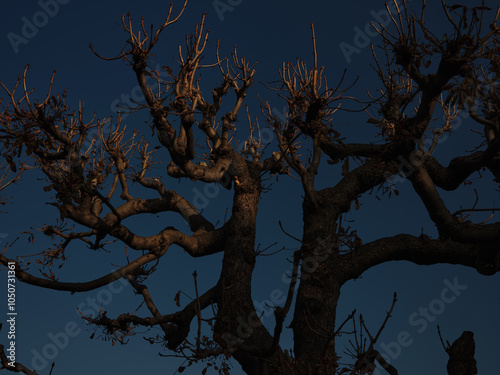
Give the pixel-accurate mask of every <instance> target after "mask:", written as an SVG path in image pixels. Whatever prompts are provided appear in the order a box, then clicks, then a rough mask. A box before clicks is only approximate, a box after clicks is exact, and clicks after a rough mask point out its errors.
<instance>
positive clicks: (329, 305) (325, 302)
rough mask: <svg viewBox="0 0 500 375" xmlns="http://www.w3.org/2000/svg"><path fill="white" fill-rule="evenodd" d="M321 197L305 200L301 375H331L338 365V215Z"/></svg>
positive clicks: (297, 316)
mask: <svg viewBox="0 0 500 375" xmlns="http://www.w3.org/2000/svg"><path fill="white" fill-rule="evenodd" d="M325 207H328V205H326V204H322V202H321V200H318V204H317V205H314V204H312V203H311V202H308V201H307V200H306V201H305V203H304V205H303V209H304V211H303V212H304V214H303V218H304V235H303V239H302V241H303V244H302V250H303V254H304V255H303V261H302V267H301V279H300V285H299V288H298V292H297V302H296V306H295V313H294V318H293V322H292V328H293V331H294V354H295V357H296V358H297V367H298V368H297V370H298V371H297V373H298V374H316V375H318V374H332V373H335V370H336V368H337V356H336V353H335V341H334V337H333V333H334V330H335V316H336V308H337V303H338V298H339V295H340V288H341V286H342V285H341V283H340V282H339V279H338V277H337V275H336V272H335V269H336V268H337V267H336V263H337V256H336V248H335V246H333V244H334V243H335V239H334V238H333V237H332V233H335V227H336V215H334V213H333V212H332V211H331V210H330V211H329V210H328V209H326V208H325Z"/></svg>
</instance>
